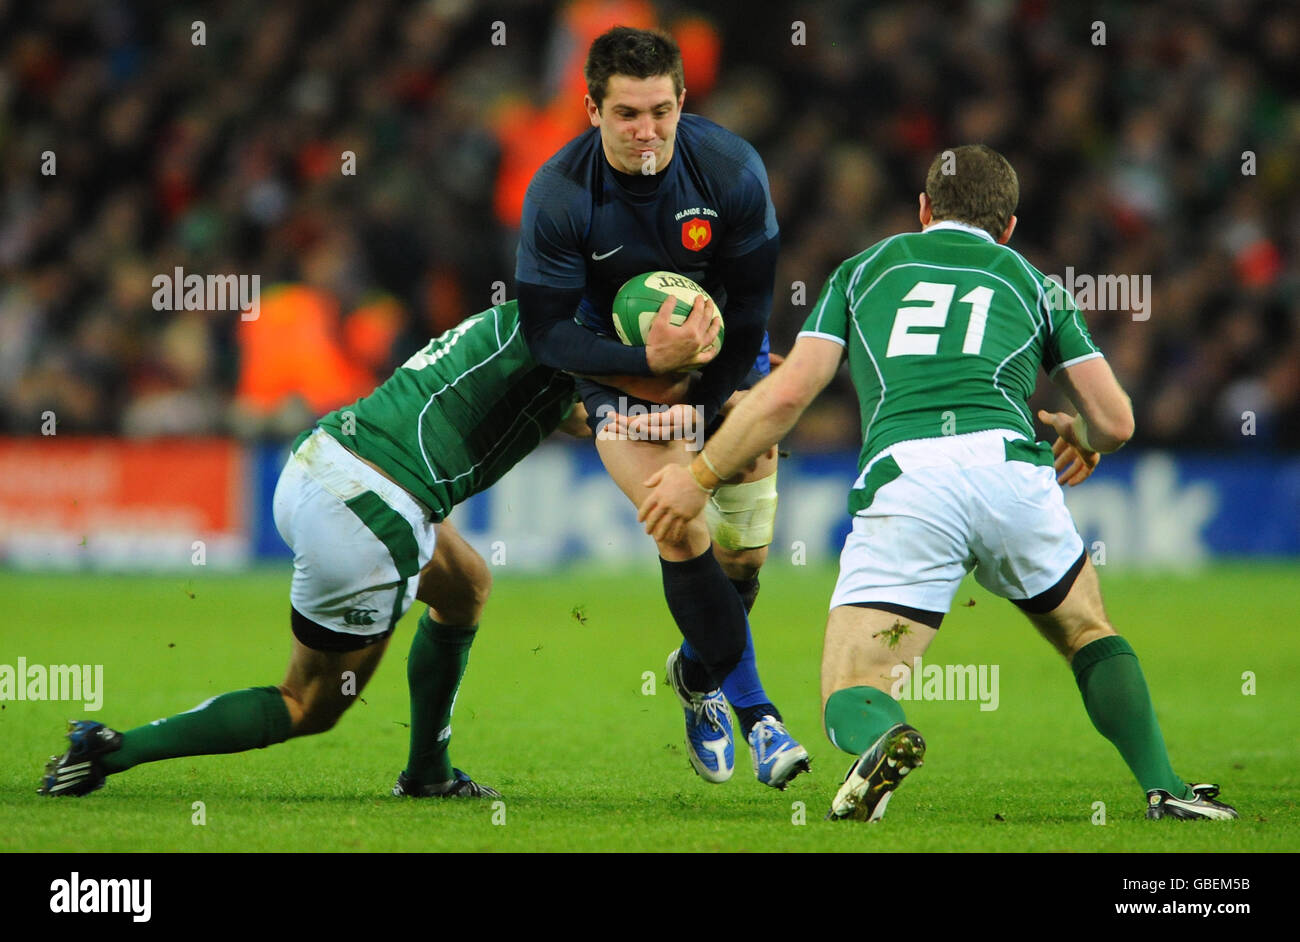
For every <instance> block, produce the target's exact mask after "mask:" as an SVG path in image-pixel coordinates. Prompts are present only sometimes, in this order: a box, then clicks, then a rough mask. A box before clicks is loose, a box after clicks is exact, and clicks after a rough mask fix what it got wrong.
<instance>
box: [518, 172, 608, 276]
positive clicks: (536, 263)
mask: <svg viewBox="0 0 1300 942" xmlns="http://www.w3.org/2000/svg"><path fill="white" fill-rule="evenodd" d="M589 202H590V197H589V194H587V193H586V192H585V191H584V190H583V189H582V188H581V187H579V186H578V185H577V184H575V183H574V182H573V181H572V180H568V179H566V178H565V177H563V176H562V175H560V174H558V173H555V172H553V171H551V170H550V168H548V167H543V168H542V169H541V170H539V171H538V172H537V175H536V176H534V177H533V179H532V182H531V183H529V184H528V191H527V193H526V194H525V195H524V211H523V221H522V222H521V223H520V227H519V250H518V252H517V253H516V256H515V281H517V282H528V283H529V284H535V285H545V286H546V287H548V288H568V289H572V288H584V287H586V284H587V267H586V264H585V262H584V260H583V257H582V240H583V234H584V233H585V231H586V228H587V223H588V219H587V216H588V214H589V213H590V208H589V206H588V205H587V204H588V203H589Z"/></svg>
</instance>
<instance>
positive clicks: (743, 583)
mask: <svg viewBox="0 0 1300 942" xmlns="http://www.w3.org/2000/svg"><path fill="white" fill-rule="evenodd" d="M731 584H732V585H734V586H735V587H736V592H737V593H739V595H740V600H741V601H742V602H744V603H745V614H746V615H748V614H749V613H750V612H752V611H753V610H754V603H755V602H756V601H758V576H750V577H749V578H748V579H732V580H731Z"/></svg>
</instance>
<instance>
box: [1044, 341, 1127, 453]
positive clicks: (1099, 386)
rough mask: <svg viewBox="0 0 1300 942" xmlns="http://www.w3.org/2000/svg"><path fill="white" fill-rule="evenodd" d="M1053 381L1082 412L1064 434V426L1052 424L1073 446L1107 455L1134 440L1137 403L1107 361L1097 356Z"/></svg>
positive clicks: (1078, 364) (1060, 373)
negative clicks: (1129, 395) (1133, 401)
mask: <svg viewBox="0 0 1300 942" xmlns="http://www.w3.org/2000/svg"><path fill="white" fill-rule="evenodd" d="M1052 379H1053V381H1054V382H1055V383H1056V384H1057V386H1059V387H1060V388H1061V391H1062V392H1064V393H1065V395H1066V396H1067V397H1068V398H1069V400H1070V402H1071V403H1073V405H1074V407H1075V408H1076V409H1078V410H1079V414H1078V415H1077V416H1075V417H1074V418H1073V419H1072V420H1071V422H1070V425H1069V427H1068V429H1066V430H1064V431H1063V430H1062V426H1061V425H1060V424H1058V423H1057V422H1055V421H1052V422H1051V424H1052V425H1053V426H1054V427H1055V428H1056V431H1057V434H1059V435H1060V436H1061V437H1062V438H1064V439H1065V440H1066V441H1067V442H1068V443H1069V444H1070V445H1073V446H1074V447H1075V448H1078V449H1080V450H1082V451H1094V452H1100V453H1101V454H1103V455H1106V454H1110V453H1111V452H1112V451H1117V450H1118V449H1119V448H1121V447H1122V446H1123V445H1124V443H1125V442H1127V441H1128V440H1129V439H1130V438H1132V437H1133V403H1132V401H1131V400H1130V399H1129V397H1128V394H1126V393H1125V392H1124V390H1123V388H1122V387H1121V386H1120V384H1119V380H1117V379H1116V378H1115V374H1114V372H1113V371H1112V370H1111V368H1110V364H1109V363H1107V362H1106V360H1105V359H1104V358H1102V357H1093V358H1092V359H1090V360H1084V361H1083V362H1082V363H1076V364H1074V365H1073V366H1067V367H1066V368H1065V369H1063V370H1058V371H1057V373H1056V375H1055V376H1053V377H1052ZM1057 415H1058V416H1060V415H1064V413H1057ZM1044 421H1048V420H1046V419H1045V420H1044Z"/></svg>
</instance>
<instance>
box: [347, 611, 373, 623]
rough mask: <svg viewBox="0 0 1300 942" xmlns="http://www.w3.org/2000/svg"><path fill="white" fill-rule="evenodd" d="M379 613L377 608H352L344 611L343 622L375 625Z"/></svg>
mask: <svg viewBox="0 0 1300 942" xmlns="http://www.w3.org/2000/svg"><path fill="white" fill-rule="evenodd" d="M378 614H379V609H377V608H350V609H348V610H347V611H346V612H344V613H343V622H344V624H347V625H373V624H374V623H375V616H376V615H378Z"/></svg>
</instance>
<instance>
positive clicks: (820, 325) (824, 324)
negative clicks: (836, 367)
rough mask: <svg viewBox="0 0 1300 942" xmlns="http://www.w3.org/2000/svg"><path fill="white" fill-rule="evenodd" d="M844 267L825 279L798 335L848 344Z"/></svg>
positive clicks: (847, 310)
mask: <svg viewBox="0 0 1300 942" xmlns="http://www.w3.org/2000/svg"><path fill="white" fill-rule="evenodd" d="M844 268H845V266H843V265H841V266H840V267H839V268H837V269H835V271H834V272H833V273H832V274H831V276H830V277H829V278H827V279H826V284H825V285H824V286H823V287H822V293H821V295H820V296H819V297H818V298H817V303H816V304H814V305H813V309H812V312H811V313H810V314H809V315H808V319H807V320H806V321H804V324H803V329H802V330H800V331H799V336H800V337H805V336H807V337H821V338H822V339H824V340H834V341H835V342H837V343H840V344H843V345H844V346H848V342H849V294H848V290H847V287H846V285H845V283H844V282H845V278H844Z"/></svg>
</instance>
